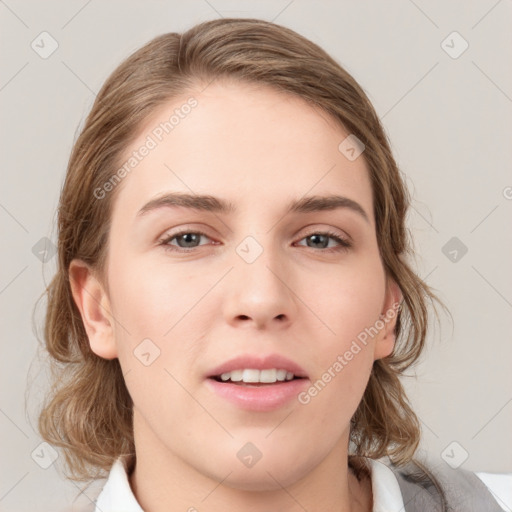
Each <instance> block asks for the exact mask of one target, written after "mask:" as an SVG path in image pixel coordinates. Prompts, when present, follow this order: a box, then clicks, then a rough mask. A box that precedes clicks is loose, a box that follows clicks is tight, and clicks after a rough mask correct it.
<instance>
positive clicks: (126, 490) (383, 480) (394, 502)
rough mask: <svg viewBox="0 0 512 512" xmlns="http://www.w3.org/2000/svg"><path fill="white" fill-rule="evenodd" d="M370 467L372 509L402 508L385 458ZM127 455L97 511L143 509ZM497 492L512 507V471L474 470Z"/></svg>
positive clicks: (503, 503) (139, 511) (113, 472)
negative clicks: (384, 460)
mask: <svg viewBox="0 0 512 512" xmlns="http://www.w3.org/2000/svg"><path fill="white" fill-rule="evenodd" d="M368 461H369V462H370V466H371V467H370V469H371V481H372V493H373V512H403V511H404V510H405V509H404V502H403V500H402V493H401V492H400V487H399V485H398V481H397V479H396V477H395V475H394V473H393V471H391V469H389V468H388V467H387V466H386V465H385V464H384V463H383V462H380V461H378V460H374V459H368ZM126 463H127V459H126V458H121V457H120V458H119V459H117V460H116V462H115V463H114V464H113V465H112V469H111V470H110V473H109V476H108V479H107V482H106V484H105V485H104V487H103V490H102V491H101V493H100V495H99V496H98V499H97V500H96V509H95V512H144V511H143V510H142V508H141V506H140V505H139V503H138V502H137V500H136V498H135V496H134V494H133V492H132V490H131V487H130V482H129V480H128V474H127V470H126ZM475 475H476V476H478V477H479V478H480V480H482V482H483V483H484V484H485V485H486V486H487V488H488V489H489V491H490V492H491V493H492V494H493V495H494V497H495V498H496V500H497V502H498V503H499V505H500V506H501V508H502V509H503V510H505V511H507V512H511V511H512V473H506V474H495V473H482V472H480V473H475Z"/></svg>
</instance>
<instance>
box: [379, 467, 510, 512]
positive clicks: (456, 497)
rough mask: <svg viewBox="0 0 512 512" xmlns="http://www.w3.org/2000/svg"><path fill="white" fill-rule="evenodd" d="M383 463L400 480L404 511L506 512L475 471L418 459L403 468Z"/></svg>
mask: <svg viewBox="0 0 512 512" xmlns="http://www.w3.org/2000/svg"><path fill="white" fill-rule="evenodd" d="M383 462H384V463H385V464H386V465H387V466H388V467H389V468H390V469H391V470H392V471H393V473H394V474H395V477H396V478H397V480H398V485H399V486H400V490H401V492H402V499H403V501H404V507H405V509H403V510H405V512H503V509H502V508H501V507H500V505H499V504H498V502H497V501H496V499H495V498H494V497H493V495H492V494H491V492H490V491H489V489H487V487H486V485H485V484H484V483H483V482H482V481H481V480H480V479H479V478H478V477H477V476H476V475H475V474H474V473H473V472H472V471H468V470H467V469H463V468H457V469H452V468H451V467H450V466H448V464H446V463H444V462H441V464H438V465H436V466H434V465H433V464H431V463H429V462H427V461H419V460H417V459H413V460H412V461H410V462H409V463H407V464H405V465H404V466H401V467H397V466H395V465H394V464H393V463H392V462H390V461H383ZM429 475H430V476H429ZM443 494H444V496H443ZM397 512H399V511H397ZM400 512H402V511H400Z"/></svg>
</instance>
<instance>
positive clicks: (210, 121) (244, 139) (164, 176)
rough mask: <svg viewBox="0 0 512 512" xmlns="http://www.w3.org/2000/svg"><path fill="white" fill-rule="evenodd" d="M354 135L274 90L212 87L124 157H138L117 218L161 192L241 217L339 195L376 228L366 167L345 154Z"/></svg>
mask: <svg viewBox="0 0 512 512" xmlns="http://www.w3.org/2000/svg"><path fill="white" fill-rule="evenodd" d="M190 98H193V101H190ZM187 105H188V106H187ZM190 105H194V106H193V107H190ZM348 135H349V133H348V132H347V131H346V130H344V129H343V128H342V127H341V126H340V125H339V124H338V123H336V122H335V120H334V119H332V118H331V117H330V116H329V115H328V114H327V113H325V112H323V111H321V110H320V109H319V108H315V107H313V106H311V105H310V104H308V103H307V102H306V101H304V100H303V99H301V98H298V97H295V96H292V95H290V94H287V93H284V92H281V91H279V90H275V89H273V88H271V87H269V86H265V85H259V84H257V85H254V84H245V83H238V82H221V83H212V84H210V85H209V86H207V87H206V89H204V90H203V91H200V90H196V91H191V92H190V93H187V94H184V95H183V96H181V97H179V98H174V99H172V100H170V101H169V102H168V103H166V104H164V105H161V106H160V107H158V108H157V109H156V110H155V112H154V113H153V115H152V116H151V117H150V118H149V119H148V120H147V122H146V123H145V124H144V125H143V126H142V127H141V129H140V132H139V135H138V137H137V138H136V140H135V141H134V142H133V143H132V144H131V145H130V146H129V148H128V149H127V151H126V152H125V154H124V155H123V158H122V162H121V165H123V163H127V162H128V161H129V159H130V158H132V159H134V158H136V157H135V156H134V155H135V153H139V154H138V155H137V161H136V162H135V161H133V162H132V163H134V164H135V165H134V166H133V168H131V169H130V170H129V172H128V173H126V174H127V175H126V177H125V178H124V179H123V180H122V182H121V183H120V184H119V185H118V187H119V190H117V191H116V192H117V194H118V196H117V198H116V204H115V206H114V215H115V212H116V210H119V209H122V210H123V212H124V214H127V215H133V216H134V215H136V213H137V212H136V211H135V209H137V211H138V208H141V207H142V206H143V204H145V203H146V202H147V201H149V200H151V199H154V198H156V197H158V196H159V195H161V194H162V193H165V192H171V191H181V192H187V193H197V194H209V195H212V196H216V197H221V198H224V199H226V200H228V201H230V202H231V203H233V204H235V205H236V206H237V208H236V211H237V212H241V211H243V210H244V208H246V207H247V208H249V207H250V206H251V205H252V206H254V207H259V208H260V209H262V210H269V209H274V208H279V206H281V205H283V206H284V204H285V203H286V204H288V203H289V202H290V201H291V200H293V199H299V198H301V197H303V196H306V195H324V194H325V195H326V194H340V195H344V196H347V197H349V198H352V199H354V200H356V201H357V202H359V203H360V204H362V205H363V207H364V209H365V210H366V211H367V212H368V215H369V217H370V218H371V219H372V218H373V209H372V192H371V184H370V181H369V176H368V170H367V166H366V162H365V160H364V158H363V157H360V158H357V159H356V160H353V161H351V160H349V159H347V158H346V156H345V155H344V153H343V152H341V151H340V149H339V146H340V143H342V141H343V140H344V139H345V138H346V137H347V136H348ZM144 146H146V147H150V150H148V151H142V150H141V149H142V148H143V147H144ZM142 152H144V153H145V156H143V157H141V156H140V153H142ZM127 169H128V166H127ZM276 211H277V210H276ZM372 222H373V220H372Z"/></svg>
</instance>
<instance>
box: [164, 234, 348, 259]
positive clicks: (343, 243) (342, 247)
mask: <svg viewBox="0 0 512 512" xmlns="http://www.w3.org/2000/svg"><path fill="white" fill-rule="evenodd" d="M186 234H194V235H201V236H205V237H207V238H210V237H209V236H208V235H207V234H206V233H204V232H202V231H198V230H196V231H192V230H183V231H180V232H179V233H172V234H171V235H168V236H166V237H164V238H163V239H162V240H160V245H163V246H164V249H165V250H166V251H172V252H182V253H190V252H192V251H194V250H195V249H198V248H199V247H200V246H199V247H191V248H189V249H184V248H182V247H177V246H175V245H169V242H170V241H171V240H174V239H175V238H178V237H179V236H181V235H186ZM313 235H323V236H328V237H330V238H332V239H334V240H336V242H338V244H339V245H338V246H336V247H330V248H328V249H314V248H313V247H308V249H312V250H313V251H320V252H327V253H332V252H342V251H348V250H349V249H351V248H352V243H351V242H349V241H348V240H346V239H344V238H341V237H340V236H339V235H338V234H337V233H334V232H332V231H313V232H311V233H309V234H307V235H305V236H304V237H302V238H301V239H300V240H299V241H302V240H304V239H305V238H309V237H310V236H313Z"/></svg>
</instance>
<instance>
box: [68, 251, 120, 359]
mask: <svg viewBox="0 0 512 512" xmlns="http://www.w3.org/2000/svg"><path fill="white" fill-rule="evenodd" d="M69 282H70V285H71V292H72V294H73V299H74V301H75V303H76V305H77V307H78V309H79V311H80V314H81V316H82V321H83V323H84V327H85V331H86V332H87V337H88V338H89V344H90V346H91V350H92V351H93V352H94V353H95V354H96V355H98V356H100V357H103V358H104V359H114V358H116V357H117V346H116V343H115V336H114V322H113V317H112V314H111V308H110V301H109V298H108V294H107V292H106V291H105V289H104V287H103V285H102V283H101V282H100V280H99V279H98V278H97V277H96V274H95V273H94V272H93V271H92V269H91V268H90V267H89V265H87V264H86V263H84V262H83V261H81V260H77V259H74V260H73V261H72V262H71V264H70V266H69Z"/></svg>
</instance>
